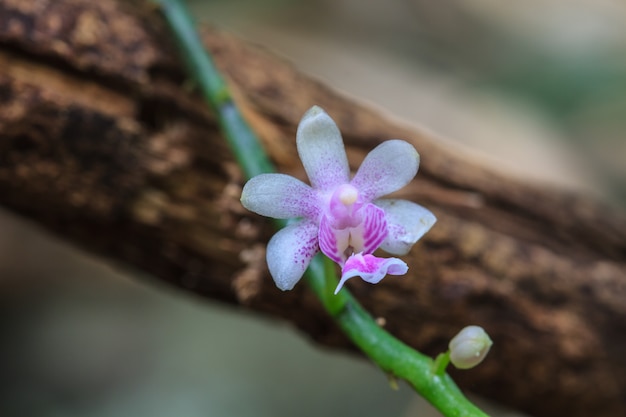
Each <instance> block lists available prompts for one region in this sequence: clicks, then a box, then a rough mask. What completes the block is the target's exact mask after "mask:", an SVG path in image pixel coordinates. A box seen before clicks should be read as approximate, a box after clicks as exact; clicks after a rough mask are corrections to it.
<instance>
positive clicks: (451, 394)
mask: <svg viewBox="0 0 626 417" xmlns="http://www.w3.org/2000/svg"><path fill="white" fill-rule="evenodd" d="M155 1H156V2H157V3H158V4H160V5H161V7H162V10H163V13H164V15H165V17H166V19H167V21H168V23H169V24H170V27H171V29H172V32H173V33H174V36H175V38H176V41H177V44H178V47H179V48H180V52H181V55H182V56H183V57H184V59H185V62H186V64H187V66H188V69H189V72H190V73H191V75H192V76H193V77H194V79H195V81H196V82H197V83H198V87H199V88H200V91H201V92H202V94H203V95H204V97H205V98H206V100H207V101H208V102H209V104H210V105H211V107H212V108H213V110H214V111H215V112H216V114H217V116H218V119H219V121H220V125H221V128H222V129H223V131H224V134H225V136H226V139H227V141H228V143H229V145H230V146H231V148H232V150H233V153H234V155H235V159H237V161H238V163H239V164H240V166H241V168H242V169H243V171H244V173H245V175H246V177H248V178H251V177H253V176H255V175H258V174H261V173H266V172H273V171H274V169H273V166H272V164H271V163H270V161H269V159H268V157H267V155H266V154H265V152H264V151H263V149H262V147H261V145H260V143H259V141H258V140H257V138H256V135H255V134H254V132H253V131H252V130H251V129H250V127H249V126H248V125H247V123H246V122H245V121H244V119H243V117H242V116H241V113H240V112H239V110H238V108H237V106H236V105H235V103H234V102H233V100H232V97H231V95H230V93H229V91H228V88H227V86H226V83H225V82H224V81H223V79H222V77H221V75H220V74H219V72H218V71H217V69H216V68H215V66H214V65H213V61H212V60H211V58H210V57H209V56H208V55H207V53H206V51H205V50H204V46H203V45H202V43H201V42H200V39H199V38H198V36H197V34H196V32H195V29H194V26H193V22H192V21H191V18H190V15H189V13H188V12H187V10H186V8H185V6H184V4H183V2H182V1H180V0H155ZM277 224H278V225H280V226H284V224H285V222H282V221H280V222H277ZM306 277H307V280H308V282H309V285H310V286H311V288H312V289H313V291H314V292H315V294H316V295H317V296H318V297H319V299H320V300H321V301H322V303H323V305H324V307H325V308H326V310H327V311H328V313H329V314H330V315H331V316H332V317H333V318H334V319H335V320H336V322H337V323H338V324H339V326H340V327H341V329H342V330H343V331H344V332H345V334H346V335H347V336H348V337H349V338H350V339H351V340H352V341H353V342H354V343H355V344H356V345H357V346H358V347H359V348H360V349H361V350H362V351H363V352H364V353H365V354H366V355H367V356H368V357H369V358H370V359H371V360H372V361H374V362H375V363H376V364H377V365H378V366H379V367H380V368H381V369H382V370H384V371H385V372H387V373H389V374H390V375H392V376H395V377H398V378H402V379H405V380H407V381H408V382H409V383H410V384H411V385H412V386H413V387H414V388H415V389H416V390H417V391H418V392H419V393H420V394H421V395H422V396H423V397H424V398H426V399H427V400H428V401H429V402H430V403H431V404H433V405H434V406H435V407H436V408H437V409H439V411H441V413H443V414H444V415H445V416H448V417H485V416H487V415H486V414H485V413H483V412H482V411H481V410H479V409H478V408H477V407H476V406H474V405H473V404H472V403H471V402H470V401H469V400H468V399H467V398H466V397H465V396H464V395H463V393H462V392H461V391H460V390H459V389H458V387H457V386H456V385H455V383H454V381H452V379H451V378H450V377H449V376H448V375H447V374H446V373H445V372H444V370H445V367H444V368H443V369H442V370H441V371H440V372H439V371H438V370H439V367H438V366H437V365H435V362H434V361H433V360H432V359H431V358H429V357H428V356H425V355H423V354H421V353H419V352H417V351H416V350H414V349H412V348H410V347H409V346H407V345H406V344H404V343H402V342H401V341H400V340H398V339H396V338H395V337H393V336H392V335H391V334H389V333H388V332H386V331H385V330H384V329H382V328H381V327H380V326H379V325H378V324H377V323H376V322H375V321H374V319H373V318H372V317H371V316H370V315H369V314H368V313H367V312H366V311H365V310H364V309H363V308H362V307H361V306H360V304H359V303H358V302H357V301H356V300H355V299H354V297H353V296H352V295H351V294H350V292H349V291H348V290H347V289H342V290H341V291H339V293H338V294H337V295H333V290H334V286H335V285H336V283H337V277H336V274H335V267H334V264H333V263H332V261H330V260H329V259H327V258H325V257H323V256H321V255H320V254H318V255H317V256H315V257H314V258H313V260H312V261H311V264H310V266H309V268H308V270H307V273H306ZM433 370H435V372H434V371H433Z"/></svg>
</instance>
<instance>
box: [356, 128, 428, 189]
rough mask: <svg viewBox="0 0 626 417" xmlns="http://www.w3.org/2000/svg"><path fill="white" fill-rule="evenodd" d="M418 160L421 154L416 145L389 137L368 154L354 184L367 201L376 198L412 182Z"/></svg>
mask: <svg viewBox="0 0 626 417" xmlns="http://www.w3.org/2000/svg"><path fill="white" fill-rule="evenodd" d="M419 162H420V156H419V154H418V153H417V151H416V150H415V148H414V147H413V145H411V144H410V143H408V142H405V141H403V140H397V139H396V140H389V141H386V142H383V143H381V144H380V145H378V146H377V147H376V148H374V149H373V150H372V151H371V152H370V153H369V154H367V156H366V157H365V160H364V161H363V163H362V164H361V167H360V168H359V170H358V171H357V173H356V175H355V176H354V179H353V180H352V182H351V184H352V185H353V186H354V187H355V188H356V189H358V190H359V192H360V193H361V195H362V196H363V198H364V199H365V201H373V200H375V199H377V198H379V197H382V196H384V195H387V194H389V193H392V192H394V191H397V190H399V189H400V188H402V187H404V186H405V185H407V184H408V183H409V182H411V180H412V179H413V177H415V174H417V168H418V167H419Z"/></svg>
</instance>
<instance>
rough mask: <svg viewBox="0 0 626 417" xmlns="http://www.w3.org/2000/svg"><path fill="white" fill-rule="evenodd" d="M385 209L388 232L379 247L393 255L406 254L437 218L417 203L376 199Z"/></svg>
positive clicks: (376, 202) (378, 204) (379, 205)
mask: <svg viewBox="0 0 626 417" xmlns="http://www.w3.org/2000/svg"><path fill="white" fill-rule="evenodd" d="M374 204H376V205H377V206H378V207H380V208H382V209H383V210H384V211H385V218H386V219H387V229H388V231H389V234H388V235H387V238H386V239H385V240H384V241H383V243H382V244H381V245H380V248H381V249H382V250H384V251H386V252H389V253H391V254H393V255H406V254H407V253H408V252H409V250H410V249H411V247H412V246H413V245H414V244H415V242H417V241H418V240H419V239H420V238H421V237H422V236H424V234H425V233H426V232H428V231H429V230H430V228H431V227H432V226H433V225H434V224H435V222H436V221H437V218H436V217H435V215H434V214H432V213H431V212H430V211H428V210H426V209H425V208H424V207H422V206H420V205H419V204H415V203H413V202H411V201H407V200H391V199H389V200H387V199H384V200H376V201H375V202H374Z"/></svg>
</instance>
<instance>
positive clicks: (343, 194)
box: [336, 184, 359, 206]
mask: <svg viewBox="0 0 626 417" xmlns="http://www.w3.org/2000/svg"><path fill="white" fill-rule="evenodd" d="M336 192H337V193H338V197H339V201H341V203H342V204H343V205H344V206H351V205H352V204H354V203H355V202H356V200H357V198H359V191H358V190H357V189H356V188H354V187H353V186H351V185H350V184H345V185H342V186H340V187H339V188H338V189H337V191H336Z"/></svg>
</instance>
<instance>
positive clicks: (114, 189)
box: [0, 0, 626, 417]
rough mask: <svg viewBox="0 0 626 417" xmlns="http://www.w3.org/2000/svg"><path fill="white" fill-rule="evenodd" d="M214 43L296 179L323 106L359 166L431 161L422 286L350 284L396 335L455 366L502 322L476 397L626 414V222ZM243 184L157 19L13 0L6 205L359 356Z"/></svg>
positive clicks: (2, 130) (251, 114)
mask: <svg viewBox="0 0 626 417" xmlns="http://www.w3.org/2000/svg"><path fill="white" fill-rule="evenodd" d="M205 39H206V43H207V45H208V46H209V47H210V49H211V51H212V52H213V54H214V56H215V58H216V60H217V63H218V65H219V66H220V67H221V69H222V70H223V72H224V73H225V75H226V77H227V79H228V82H229V84H230V85H231V87H232V89H233V91H234V93H235V96H236V98H237V102H238V104H239V105H240V106H241V108H242V109H243V110H244V112H245V115H246V117H247V119H248V120H249V121H250V123H251V124H252V125H253V126H254V128H255V129H256V130H257V131H258V132H259V134H260V136H261V138H262V140H263V141H264V144H265V146H266V147H267V149H268V151H269V153H270V155H271V157H272V158H273V160H274V161H275V162H276V163H277V164H278V166H279V167H280V170H281V171H283V172H287V173H290V174H293V175H296V176H298V177H300V178H303V179H304V174H303V172H302V169H301V165H300V162H299V160H298V158H297V155H296V150H295V146H294V145H295V140H294V137H295V130H296V126H297V123H298V121H299V119H300V117H301V116H302V114H303V113H304V111H305V110H306V109H307V108H309V107H310V106H311V105H313V104H318V105H320V106H322V107H323V108H325V109H326V110H327V111H328V113H329V114H330V115H331V116H332V117H333V118H334V119H335V120H336V121H337V123H338V125H339V127H340V129H341V130H342V132H343V134H344V138H345V141H346V144H347V146H348V154H349V159H350V163H351V166H352V168H355V167H357V166H358V165H359V163H360V161H361V159H362V158H363V156H364V155H365V154H366V153H367V152H368V151H369V150H370V149H371V148H373V147H374V146H375V145H376V144H378V143H379V142H380V141H382V140H385V139H389V138H403V139H406V140H408V141H410V142H412V143H413V144H414V145H415V146H416V148H417V149H418V151H419V152H420V154H421V156H422V165H421V168H420V173H419V174H418V176H417V178H416V179H415V181H414V182H413V183H411V184H410V185H409V186H408V187H407V188H405V189H404V190H402V192H401V194H399V196H400V197H402V198H407V199H410V200H414V201H417V202H419V203H420V204H423V205H425V206H426V207H428V208H430V209H432V210H433V211H434V212H435V213H436V215H437V216H438V218H439V221H438V223H437V225H436V226H435V227H434V228H433V229H432V231H431V232H429V234H428V235H427V236H426V237H425V238H424V239H423V241H422V242H420V243H419V244H418V245H416V246H415V247H414V249H413V250H412V251H411V254H410V255H409V256H408V257H407V259H406V260H407V262H408V264H409V266H410V273H409V274H408V276H406V277H404V278H393V279H387V280H385V281H383V283H382V284H380V285H377V286H370V285H367V284H364V283H362V282H359V281H358V280H353V282H350V283H349V285H348V286H349V287H350V288H351V289H352V290H353V292H354V294H355V295H356V297H357V298H359V299H360V300H361V301H362V302H363V304H364V305H365V306H366V307H367V308H368V309H369V310H370V311H371V312H373V314H374V315H376V316H378V317H382V318H384V319H385V322H386V326H387V328H388V329H389V330H390V331H391V332H392V333H393V334H395V335H397V336H398V337H400V338H401V339H403V340H405V341H406V342H407V343H409V344H411V345H413V346H415V347H416V348H418V349H420V350H422V351H424V352H426V353H429V354H432V355H435V354H437V353H438V352H440V351H442V350H444V349H445V347H446V345H447V341H448V340H449V339H450V338H451V337H452V336H453V335H454V334H455V333H456V332H457V331H458V330H459V329H460V328H461V327H463V326H465V325H467V324H479V325H482V326H483V327H485V328H486V329H487V330H488V332H489V334H490V335H491V337H492V338H493V340H494V342H495V344H494V347H493V349H492V352H491V353H490V355H489V357H488V359H487V360H486V361H485V362H484V363H483V364H482V365H481V366H480V367H478V368H476V369H474V370H472V371H466V372H454V374H455V377H456V378H457V380H458V381H460V384H461V386H463V387H465V388H467V389H470V390H472V391H474V392H476V393H480V394H482V395H485V396H487V397H490V398H492V399H494V400H496V401H499V402H502V403H505V404H508V405H510V406H513V407H516V408H518V409H520V410H524V411H526V412H528V413H531V414H533V415H536V416H551V417H553V416H574V417H576V416H581V417H582V416H589V415H594V416H600V417H603V416H606V417H608V416H617V415H624V414H626V396H625V395H624V393H625V392H626V355H625V354H624V351H625V349H626V303H625V300H626V222H625V220H624V217H623V216H622V215H620V214H619V213H617V212H615V211H612V210H611V209H609V208H608V207H606V206H604V205H602V204H599V203H597V202H595V201H592V200H590V199H589V198H587V197H585V196H581V195H576V194H573V193H569V192H565V191H562V190H558V189H552V188H547V187H545V186H541V185H537V184H530V183H526V182H524V181H523V180H520V179H516V178H513V177H512V176H510V175H507V174H506V173H502V172H498V171H495V170H493V169H491V168H489V167H486V166H483V165H481V164H480V163H479V162H477V161H474V160H472V159H471V158H468V157H467V156H466V155H464V154H462V153H461V152H459V151H458V150H456V149H454V148H452V147H450V146H449V145H445V144H442V143H441V142H440V141H438V140H437V139H436V138H433V137H431V136H429V135H428V134H425V133H421V132H417V131H414V130H411V129H408V128H407V127H405V126H402V125H401V124H399V123H397V122H392V121H389V120H387V119H385V118H383V117H381V116H380V115H378V114H377V113H376V112H374V111H372V110H371V109H368V108H366V107H364V106H362V105H360V104H358V103H355V102H353V101H350V100H348V99H346V98H344V97H342V96H341V95H340V94H338V93H336V92H335V91H332V90H330V89H329V88H327V87H325V86H324V85H322V84H320V83H319V82H316V81H314V80H312V79H310V78H308V77H306V76H305V75H303V74H301V73H299V72H297V71H296V70H295V69H294V68H292V67H291V66H290V65H289V64H288V63H285V62H283V61H281V60H278V59H277V58H275V57H273V56H271V55H270V54H268V53H266V52H264V51H262V50H260V49H259V48H257V47H252V46H250V45H248V44H246V43H245V42H242V41H241V40H238V39H235V38H233V37H231V36H228V35H226V34H224V33H220V32H217V31H213V30H207V31H206V32H205ZM242 182H243V181H242V178H241V174H240V171H239V170H238V168H237V167H236V165H235V164H234V162H233V160H232V156H231V154H230V152H229V151H228V149H227V148H226V146H225V145H224V141H223V140H222V138H221V137H220V134H219V132H218V130H217V127H216V124H215V121H214V119H213V117H212V115H211V113H210V112H209V111H207V110H206V109H205V106H204V105H203V103H202V102H201V101H200V100H199V98H198V97H197V96H196V95H194V94H193V93H192V92H191V91H190V89H189V85H188V83H186V82H185V78H184V75H183V71H182V69H181V66H180V64H179V62H178V60H177V57H176V52H175V50H174V48H173V47H172V45H171V44H170V42H169V37H168V33H167V30H165V28H164V26H163V23H162V21H161V20H160V19H159V17H158V13H157V11H156V10H154V9H151V8H150V7H148V6H145V5H142V4H140V3H136V2H115V1H112V0H101V1H98V2H91V1H87V0H59V1H53V2H52V1H44V0H36V1H23V0H0V203H1V204H3V205H4V206H5V207H8V208H10V209H12V210H13V211H15V212H17V213H19V214H21V215H24V216H27V217H30V218H32V219H34V220H35V221H37V222H38V223H40V224H41V225H42V226H45V227H46V228H48V229H49V230H53V231H55V232H56V233H58V234H59V235H61V236H63V237H65V238H67V239H71V240H72V241H73V242H75V243H76V245H78V246H80V247H81V248H84V249H86V250H89V251H91V252H93V253H97V254H100V255H102V256H105V257H108V258H110V259H113V260H116V261H124V262H125V263H127V264H128V265H130V266H132V267H134V268H138V269H141V270H144V271H147V272H149V273H151V275H152V276H153V277H154V278H155V279H158V280H162V281H165V282H168V283H171V284H173V285H175V286H177V287H180V288H184V289H186V290H188V291H190V292H193V293H195V294H198V295H201V296H203V297H209V298H211V299H215V300H220V301H224V302H228V303H233V304H239V305H241V306H245V307H246V308H248V309H251V310H254V311H256V312H259V313H264V314H271V315H275V316H280V317H283V318H284V319H285V320H289V321H291V322H292V323H294V324H295V325H296V326H298V327H299V328H301V329H302V330H303V331H304V332H305V333H307V334H308V335H310V336H311V337H312V338H314V339H315V340H317V341H319V342H320V343H322V344H325V345H328V346H333V347H338V348H349V344H348V343H347V341H346V339H345V338H344V337H343V336H342V335H341V334H340V333H339V332H338V330H337V329H336V327H335V326H334V325H333V324H332V322H331V321H330V320H329V319H328V317H327V316H326V315H325V314H324V313H323V311H322V309H321V307H320V305H319V303H318V302H317V301H316V300H315V298H314V297H313V295H312V294H311V293H310V292H309V291H308V289H307V288H306V286H305V285H298V286H297V287H296V289H295V290H294V291H291V292H288V293H282V292H280V291H279V290H277V289H276V288H275V287H274V285H273V283H272V281H271V279H270V277H269V276H268V274H267V269H266V267H265V262H264V245H265V242H266V241H267V239H268V238H269V237H270V236H271V234H272V229H271V225H270V223H269V222H268V221H267V220H266V219H263V218H260V217H257V216H254V215H252V214H250V213H248V212H246V211H245V210H244V209H243V208H242V207H241V206H240V204H239V201H238V199H239V193H240V191H241V186H242ZM233 343H236V341H233ZM294 383H297V382H294Z"/></svg>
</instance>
